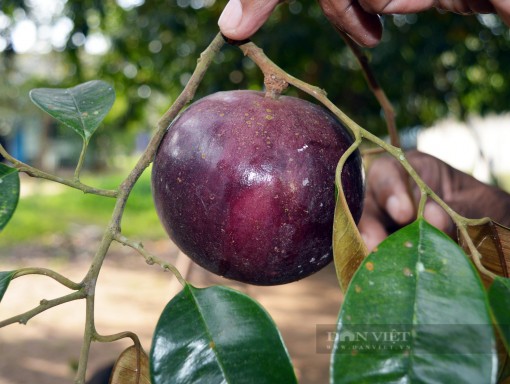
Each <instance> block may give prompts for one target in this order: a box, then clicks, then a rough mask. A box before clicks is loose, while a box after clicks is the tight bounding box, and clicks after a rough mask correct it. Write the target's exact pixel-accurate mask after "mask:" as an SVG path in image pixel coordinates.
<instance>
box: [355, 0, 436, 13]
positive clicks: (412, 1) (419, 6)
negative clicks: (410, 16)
mask: <svg viewBox="0 0 510 384" xmlns="http://www.w3.org/2000/svg"><path fill="white" fill-rule="evenodd" d="M359 3H360V5H361V6H362V7H363V9H364V10H365V11H367V12H370V13H385V14H388V13H415V12H421V11H424V10H426V9H429V8H432V7H433V6H434V5H435V4H437V0H359Z"/></svg>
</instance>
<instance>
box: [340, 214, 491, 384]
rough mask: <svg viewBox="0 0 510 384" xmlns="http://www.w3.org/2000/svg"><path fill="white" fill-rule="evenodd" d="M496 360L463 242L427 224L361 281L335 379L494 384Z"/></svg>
mask: <svg viewBox="0 0 510 384" xmlns="http://www.w3.org/2000/svg"><path fill="white" fill-rule="evenodd" d="M495 360H496V359H495V337H494V330H493V328H492V324H491V319H490V315H489V310H488V303H487V298H486V295H485V292H484V289H483V286H482V284H481V281H480V279H479V277H478V275H477V273H476V271H475V270H474V268H473V266H472V265H471V262H470V261H469V260H468V258H467V257H466V255H465V254H464V253H463V251H462V250H461V249H460V248H459V246H458V245H457V244H456V243H454V242H453V241H452V240H451V239H450V238H449V237H447V236H446V235H445V234H443V233H442V232H440V231H439V230H437V229H436V228H434V227H433V226H431V225H430V224H428V223H427V222H425V221H423V220H421V219H420V220H418V221H416V222H414V223H413V224H410V225H409V226H407V227H405V228H403V229H401V230H400V231H398V232H396V233H394V234H393V235H392V236H390V237H389V238H387V239H386V240H385V241H383V242H382V243H381V244H380V246H379V247H378V249H377V250H376V251H374V252H373V253H371V254H370V255H369V256H368V257H367V258H366V259H365V260H364V262H363V263H362V265H361V267H360V269H359V270H358V272H357V273H356V274H355V275H354V277H353V279H352V281H351V284H350V286H349V289H348V291H347V294H346V297H345V301H344V303H343V306H342V310H341V312H340V316H339V321H338V326H337V332H336V338H335V344H334V348H333V355H332V367H331V374H332V375H331V381H332V382H334V383H357V384H358V383H390V382H391V383H397V382H398V383H418V382H419V383H480V384H488V383H491V382H494V380H495V375H496V371H497V364H496V362H495Z"/></svg>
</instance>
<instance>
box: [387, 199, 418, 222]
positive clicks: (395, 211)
mask: <svg viewBox="0 0 510 384" xmlns="http://www.w3.org/2000/svg"><path fill="white" fill-rule="evenodd" d="M386 211H387V212H388V213H389V214H390V216H391V218H392V219H393V220H395V221H396V222H397V223H399V224H404V223H406V222H408V221H410V220H412V218H413V213H414V207H413V204H412V203H411V200H410V199H409V196H407V195H406V194H399V195H391V196H390V197H389V198H388V200H387V201H386Z"/></svg>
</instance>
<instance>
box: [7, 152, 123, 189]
mask: <svg viewBox="0 0 510 384" xmlns="http://www.w3.org/2000/svg"><path fill="white" fill-rule="evenodd" d="M0 154H1V155H2V156H3V157H5V158H6V159H7V160H8V161H9V162H10V163H12V165H13V166H14V168H16V169H17V170H18V171H19V172H23V173H26V174H27V175H29V176H32V177H37V178H39V179H45V180H49V181H54V182H55V183H59V184H64V185H67V186H68V187H71V188H74V189H78V190H80V191H82V192H83V193H90V194H92V195H98V196H104V197H117V191H111V190H105V189H99V188H94V187H91V186H88V185H86V184H83V183H81V182H80V181H78V180H69V179H65V178H63V177H59V176H56V175H52V174H50V173H47V172H44V171H41V170H39V169H37V168H35V167H32V166H30V165H28V164H25V163H23V162H22V161H19V160H18V159H15V158H14V157H12V156H11V155H10V154H9V153H8V152H7V151H6V150H5V148H4V147H3V146H2V145H1V144H0Z"/></svg>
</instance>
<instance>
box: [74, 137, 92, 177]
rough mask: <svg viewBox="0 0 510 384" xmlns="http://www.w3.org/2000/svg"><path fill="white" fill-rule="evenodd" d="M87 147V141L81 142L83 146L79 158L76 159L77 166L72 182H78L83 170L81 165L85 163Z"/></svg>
mask: <svg viewBox="0 0 510 384" xmlns="http://www.w3.org/2000/svg"><path fill="white" fill-rule="evenodd" d="M88 146H89V142H88V140H83V146H82V147H81V152H80V157H79V158H78V164H76V169H75V170H74V181H80V173H81V170H82V168H83V164H84V163H85V155H86V153H87V148H88Z"/></svg>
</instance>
